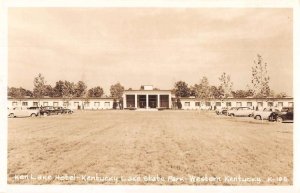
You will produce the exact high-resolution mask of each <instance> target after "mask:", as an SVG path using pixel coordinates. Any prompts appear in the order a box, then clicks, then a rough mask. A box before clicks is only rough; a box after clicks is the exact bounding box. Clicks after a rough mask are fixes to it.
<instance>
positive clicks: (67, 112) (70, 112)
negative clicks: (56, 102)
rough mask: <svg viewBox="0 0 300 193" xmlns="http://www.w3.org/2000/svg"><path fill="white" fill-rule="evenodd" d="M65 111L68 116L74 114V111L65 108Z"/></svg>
mask: <svg viewBox="0 0 300 193" xmlns="http://www.w3.org/2000/svg"><path fill="white" fill-rule="evenodd" d="M63 110H64V113H66V114H72V113H73V111H72V110H71V109H67V108H63Z"/></svg>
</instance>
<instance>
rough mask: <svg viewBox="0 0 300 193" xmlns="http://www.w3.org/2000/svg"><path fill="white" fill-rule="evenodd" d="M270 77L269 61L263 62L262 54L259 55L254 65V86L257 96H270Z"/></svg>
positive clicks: (252, 81)
mask: <svg viewBox="0 0 300 193" xmlns="http://www.w3.org/2000/svg"><path fill="white" fill-rule="evenodd" d="M269 81H270V77H269V75H268V71H267V63H264V62H263V58H262V56H261V55H259V54H258V55H257V60H254V66H253V67H252V80H251V83H252V86H253V88H254V92H255V95H256V96H257V97H268V96H269V95H270V87H269Z"/></svg>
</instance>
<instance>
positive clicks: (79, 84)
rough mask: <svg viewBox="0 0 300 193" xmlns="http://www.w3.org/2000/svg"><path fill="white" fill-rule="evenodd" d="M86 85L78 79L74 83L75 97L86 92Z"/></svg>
mask: <svg viewBox="0 0 300 193" xmlns="http://www.w3.org/2000/svg"><path fill="white" fill-rule="evenodd" d="M86 89H87V86H86V84H85V83H84V82H83V81H78V82H77V84H76V85H75V89H74V92H75V93H74V94H75V97H83V96H84V95H85V94H86Z"/></svg>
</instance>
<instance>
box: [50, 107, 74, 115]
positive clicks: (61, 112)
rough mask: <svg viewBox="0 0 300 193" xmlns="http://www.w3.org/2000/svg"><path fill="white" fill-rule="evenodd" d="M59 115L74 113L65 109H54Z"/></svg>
mask: <svg viewBox="0 0 300 193" xmlns="http://www.w3.org/2000/svg"><path fill="white" fill-rule="evenodd" d="M54 109H55V110H56V111H57V112H58V114H71V113H73V111H72V110H71V109H67V108H64V107H54Z"/></svg>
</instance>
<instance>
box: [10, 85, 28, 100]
mask: <svg viewBox="0 0 300 193" xmlns="http://www.w3.org/2000/svg"><path fill="white" fill-rule="evenodd" d="M7 95H8V96H10V97H13V98H24V97H26V96H28V97H32V96H33V93H32V91H30V90H26V89H24V88H22V87H19V88H15V87H8V91H7Z"/></svg>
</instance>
